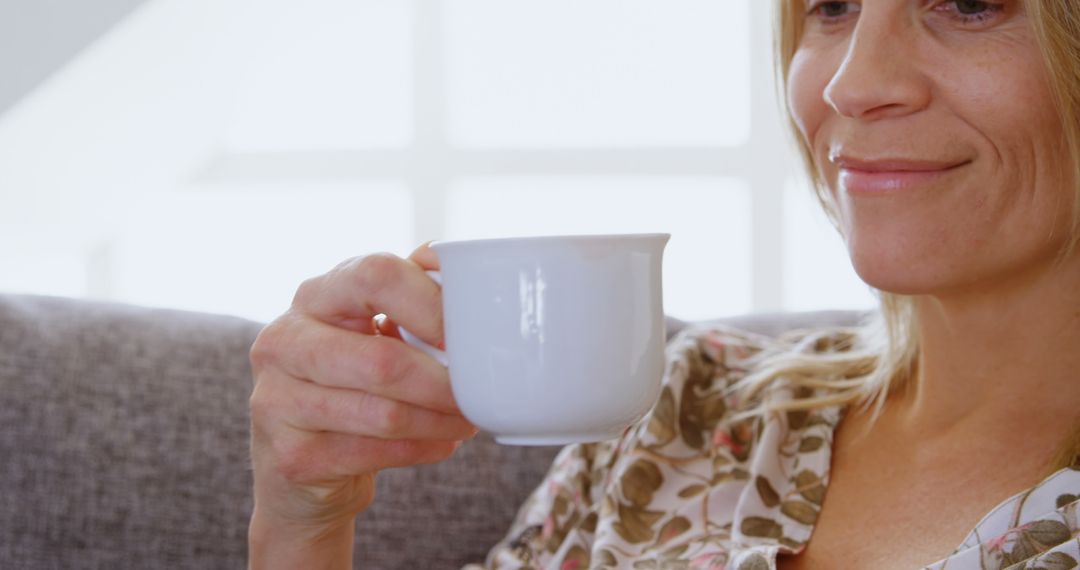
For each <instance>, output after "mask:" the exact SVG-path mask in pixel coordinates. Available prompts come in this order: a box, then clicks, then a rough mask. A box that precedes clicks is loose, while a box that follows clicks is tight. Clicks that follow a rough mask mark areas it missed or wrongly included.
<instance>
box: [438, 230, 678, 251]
mask: <svg viewBox="0 0 1080 570" xmlns="http://www.w3.org/2000/svg"><path fill="white" fill-rule="evenodd" d="M658 238H666V239H670V238H671V234H670V233H662V232H658V233H628V234H568V235H548V236H522V237H503V238H481V239H462V240H448V241H435V242H433V243H431V244H430V245H429V246H428V247H430V248H431V249H434V250H435V251H438V250H439V248H440V247H450V246H464V245H501V244H510V243H530V244H537V243H538V244H543V243H545V242H556V241H567V240H573V241H611V240H620V241H625V240H634V241H637V240H641V241H648V240H655V239H658Z"/></svg>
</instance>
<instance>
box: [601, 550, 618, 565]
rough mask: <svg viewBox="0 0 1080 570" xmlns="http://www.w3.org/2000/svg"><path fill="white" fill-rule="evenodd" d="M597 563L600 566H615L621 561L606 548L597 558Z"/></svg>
mask: <svg viewBox="0 0 1080 570" xmlns="http://www.w3.org/2000/svg"><path fill="white" fill-rule="evenodd" d="M596 563H597V564H598V565H600V566H615V565H616V564H618V563H619V561H618V560H616V559H615V555H614V554H612V553H611V551H610V550H607V549H606V548H605V549H603V550H601V551H600V554H598V555H597V556H596Z"/></svg>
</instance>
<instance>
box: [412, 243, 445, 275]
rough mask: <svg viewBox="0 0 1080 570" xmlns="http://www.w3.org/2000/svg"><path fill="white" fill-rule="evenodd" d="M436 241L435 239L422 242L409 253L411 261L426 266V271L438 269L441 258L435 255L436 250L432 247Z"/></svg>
mask: <svg viewBox="0 0 1080 570" xmlns="http://www.w3.org/2000/svg"><path fill="white" fill-rule="evenodd" d="M434 243H435V242H434V241H429V242H425V243H423V244H420V247H418V248H416V249H414V250H413V252H412V253H410V254H409V261H412V262H413V263H415V264H417V265H419V266H420V267H422V268H424V270H425V271H430V270H438V269H439V258H438V256H436V255H435V250H433V249H431V245H432V244H434Z"/></svg>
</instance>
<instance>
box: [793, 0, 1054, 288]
mask: <svg viewBox="0 0 1080 570" xmlns="http://www.w3.org/2000/svg"><path fill="white" fill-rule="evenodd" d="M791 1H796V2H805V5H804V8H805V10H804V11H803V12H802V13H804V14H805V22H804V33H803V36H802V39H801V42H800V44H799V47H798V50H797V51H796V53H795V56H794V59H793V60H792V64H791V71H790V75H789V78H788V93H787V96H788V101H789V104H790V108H791V110H792V113H793V115H794V118H795V121H796V124H797V125H798V127H799V129H800V131H801V133H802V135H803V137H805V141H806V143H807V144H808V145H809V147H810V149H811V150H812V153H813V157H814V162H815V164H816V166H817V168H818V171H819V172H820V173H821V175H822V179H823V180H824V181H826V183H827V184H828V187H829V190H830V192H831V194H832V197H833V198H834V200H835V201H836V204H837V206H838V211H837V213H838V214H839V218H840V222H841V230H842V231H843V233H844V236H845V239H846V241H847V244H848V249H849V253H850V254H851V258H852V262H853V263H854V265H855V269H856V271H857V272H858V273H859V275H860V276H861V277H862V278H863V280H865V281H866V282H867V283H869V284H871V285H873V286H874V287H877V288H879V289H881V290H884V291H889V292H893V293H902V294H926V293H935V294H949V293H958V292H964V291H969V290H972V287H979V286H983V287H985V286H986V285H987V284H990V283H999V282H1002V283H1003V282H1005V281H1007V278H1009V277H1016V276H1019V275H1023V274H1027V273H1028V272H1030V270H1034V269H1036V268H1038V267H1045V266H1047V263H1048V262H1049V261H1052V259H1053V258H1054V256H1055V255H1057V253H1058V251H1059V249H1060V248H1061V247H1062V246H1063V244H1064V243H1066V240H1067V239H1068V232H1069V230H1068V228H1069V224H1070V216H1071V206H1072V200H1073V197H1072V186H1071V180H1070V179H1069V176H1070V174H1069V172H1070V170H1069V168H1068V164H1069V163H1068V160H1069V155H1068V152H1067V145H1066V143H1065V138H1064V131H1063V129H1062V126H1061V124H1060V120H1059V118H1058V115H1057V113H1056V112H1055V109H1054V104H1053V99H1052V95H1051V92H1050V90H1049V84H1048V82H1047V75H1046V72H1045V67H1044V64H1043V61H1042V57H1041V55H1040V53H1039V50H1038V47H1037V46H1036V44H1035V39H1034V36H1033V33H1032V31H1031V30H1030V28H1029V21H1028V17H1027V15H1026V14H1025V10H1024V5H1023V2H1022V1H1021V0H992V1H991V0H985V1H977V0H861V1H852V2H826V1H822V0H791Z"/></svg>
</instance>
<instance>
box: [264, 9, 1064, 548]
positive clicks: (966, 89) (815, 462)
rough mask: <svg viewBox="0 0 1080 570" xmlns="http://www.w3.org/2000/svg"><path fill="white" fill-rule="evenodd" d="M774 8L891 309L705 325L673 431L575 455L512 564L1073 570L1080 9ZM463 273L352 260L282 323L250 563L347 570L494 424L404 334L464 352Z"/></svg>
mask: <svg viewBox="0 0 1080 570" xmlns="http://www.w3.org/2000/svg"><path fill="white" fill-rule="evenodd" d="M777 13H778V15H779V20H780V21H779V27H778V29H779V34H780V37H779V57H778V59H779V63H780V70H781V72H782V73H781V75H782V77H783V79H784V81H785V86H786V94H787V105H788V110H789V113H790V117H791V119H792V124H793V126H794V128H795V131H796V133H797V138H798V141H799V143H800V146H801V149H802V151H803V155H804V158H805V159H806V161H807V166H808V168H809V170H810V172H811V174H812V175H813V179H814V180H815V182H816V186H817V191H818V194H819V197H820V198H821V201H822V203H823V205H824V207H825V208H826V210H827V211H828V212H829V213H830V215H831V217H832V219H833V220H834V222H835V224H836V226H837V228H838V229H839V231H840V232H841V233H842V234H843V236H844V238H845V241H846V243H847V245H848V249H849V253H850V255H851V258H852V261H853V263H854V265H855V267H856V270H857V271H858V273H859V275H860V276H861V277H862V278H863V280H865V281H866V282H867V283H868V284H870V285H871V286H873V287H875V288H876V289H877V290H879V291H880V292H881V306H882V310H881V314H880V315H878V316H877V317H876V318H874V319H871V320H870V321H869V322H868V323H867V324H866V325H865V326H863V327H860V328H859V329H857V330H831V331H817V332H813V333H808V334H804V335H802V336H799V337H790V338H785V339H780V340H777V341H770V340H767V339H763V338H759V337H756V336H754V335H750V334H745V333H739V332H738V331H729V330H697V331H690V332H688V333H685V334H682V335H680V336H679V337H677V338H676V339H675V340H673V341H672V343H671V344H670V346H669V359H670V360H671V364H672V366H670V367H669V370H670V372H669V374H668V375H667V377H666V378H665V383H666V385H665V390H664V393H663V396H662V398H661V400H660V402H659V403H658V404H657V406H656V408H655V409H654V410H653V412H652V414H651V415H650V416H649V417H648V418H646V419H645V420H644V421H643V422H642V423H641V424H640V425H638V426H636V427H634V428H632V429H631V430H629V431H628V432H627V434H625V435H624V436H623V437H622V438H621V439H619V440H616V441H612V442H605V443H601V444H591V445H575V446H569V447H567V448H565V449H564V450H563V452H562V453H561V454H560V455H559V457H558V458H557V459H556V461H555V465H554V467H553V469H552V471H551V472H550V473H549V475H548V478H547V480H546V481H545V482H544V484H543V485H541V486H540V487H539V488H538V489H537V490H536V492H535V493H534V494H533V496H532V497H531V498H530V500H529V502H528V503H527V504H526V505H525V506H524V507H523V508H522V510H521V512H520V513H519V516H518V519H517V520H516V521H515V523H514V526H513V528H512V529H511V530H510V532H509V533H508V535H507V538H506V540H505V541H504V542H503V543H501V544H500V545H497V546H496V547H495V549H494V550H493V551H492V553H491V555H490V556H489V559H488V561H487V562H488V565H489V566H498V567H521V566H527V567H553V568H586V567H590V566H592V567H620V568H621V567H639V568H667V567H671V568H684V567H691V568H697V567H701V568H728V567H730V568H774V567H779V568H785V569H791V568H916V567H921V566H926V565H932V566H933V567H934V568H950V569H953V568H960V569H963V568H999V567H1005V566H1009V565H1010V564H1015V563H1021V562H1022V563H1024V564H1027V566H1024V564H1021V565H1020V566H1024V567H1038V568H1073V567H1076V566H1077V565H1078V561H1080V541H1078V540H1077V539H1076V538H1074V537H1075V536H1076V535H1077V534H1078V532H1080V521H1078V516H1080V515H1078V514H1077V509H1078V508H1080V503H1077V501H1076V499H1077V496H1080V470H1076V469H1072V468H1071V467H1072V466H1074V465H1076V459H1077V451H1078V445H1077V444H1078V442H1080V438H1078V435H1080V432H1078V429H1077V428H1078V427H1080V423H1078V420H1080V413H1078V410H1077V406H1076V402H1077V401H1078V398H1080V373H1078V372H1077V370H1080V350H1078V349H1077V348H1078V347H1080V252H1078V251H1077V248H1075V243H1076V241H1077V239H1078V237H1080V224H1078V220H1080V202H1078V200H1077V194H1078V192H1080V174H1078V172H1080V2H1077V0H1028V1H1026V2H1025V1H1023V0H985V1H980V0H861V1H851V2H825V1H821V0H782V1H781V2H780V5H779V9H778V10H777ZM436 266H437V260H436V259H435V258H434V256H433V255H432V253H431V251H430V250H428V249H426V248H423V247H422V248H420V249H418V250H417V251H416V252H415V253H414V254H413V255H412V256H410V258H409V260H404V261H403V260H399V259H396V258H394V257H392V256H386V255H376V256H369V257H365V258H360V259H357V260H351V261H349V262H346V263H344V264H342V265H341V266H339V267H337V268H335V269H334V270H332V271H331V272H329V273H328V274H326V275H324V276H322V277H318V278H315V279H312V280H309V281H308V282H305V283H304V284H303V285H302V286H301V287H300V289H299V291H298V292H297V295H296V299H295V301H294V305H293V308H292V309H291V310H290V311H289V312H288V313H286V314H285V315H283V316H282V317H281V318H279V319H278V320H277V321H275V322H274V323H272V324H271V325H269V326H268V327H267V329H266V330H265V331H264V333H263V334H262V335H260V338H259V340H258V341H257V342H256V344H255V346H254V348H253V350H252V360H253V363H254V366H255V371H256V378H257V383H256V388H255V391H254V393H253V396H252V416H253V454H254V461H255V496H256V509H255V513H254V514H253V516H252V525H251V552H252V565H253V567H260V568H269V567H283V568H284V567H288V568H298V567H304V568H314V567H341V568H347V567H349V565H350V560H351V555H352V554H351V549H352V537H353V520H354V518H355V515H356V514H357V513H358V512H360V511H361V510H363V509H364V508H365V507H366V506H367V505H368V504H370V502H371V501H372V499H373V493H374V489H373V476H374V473H375V472H376V471H378V470H379V469H383V468H386V467H391V466H400V465H411V464H416V463H425V462H433V461H439V460H442V459H444V458H446V457H447V456H449V455H450V454H451V453H452V452H453V450H454V449H455V448H456V446H457V445H459V443H460V441H461V440H463V439H466V438H469V437H471V436H472V435H473V434H474V433H475V432H474V430H473V428H472V426H470V425H469V424H468V422H467V421H466V420H465V419H464V418H462V417H461V416H460V415H459V414H458V411H457V409H456V408H455V406H454V403H453V399H452V397H451V395H450V392H449V389H448V384H447V378H446V371H445V370H444V369H443V368H442V367H441V366H439V365H438V364H437V363H435V362H434V361H433V360H431V359H429V358H427V357H426V356H424V355H422V354H421V353H419V352H418V351H415V350H413V349H411V348H410V347H407V346H405V345H404V343H401V342H398V341H397V339H396V338H395V337H397V336H398V335H397V325H396V324H395V323H401V324H402V326H405V327H407V328H408V329H409V330H411V331H416V333H417V336H419V337H421V338H422V339H423V340H425V341H427V342H430V343H439V342H440V340H441V322H440V321H439V315H441V307H440V296H439V290H438V288H437V287H436V286H435V284H434V283H432V282H431V281H430V280H429V279H427V278H426V277H425V276H424V273H423V271H424V270H425V269H428V268H434V267H436ZM377 313H385V314H387V315H389V316H390V317H391V318H392V320H391V319H386V320H383V321H374V322H373V317H374V316H375V315H376V314H377ZM299 379H304V380H307V381H301V380H299ZM826 490H827V492H826ZM958 545H959V546H958Z"/></svg>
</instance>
